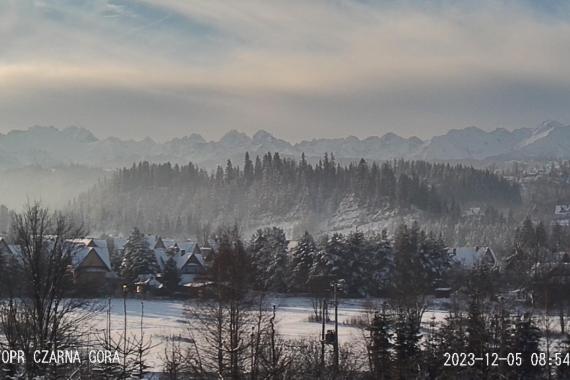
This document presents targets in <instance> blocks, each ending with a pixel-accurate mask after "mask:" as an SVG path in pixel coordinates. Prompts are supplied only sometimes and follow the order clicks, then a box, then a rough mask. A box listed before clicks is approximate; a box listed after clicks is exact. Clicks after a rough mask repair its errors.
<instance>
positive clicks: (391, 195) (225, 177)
mask: <svg viewBox="0 0 570 380" xmlns="http://www.w3.org/2000/svg"><path fill="white" fill-rule="evenodd" d="M519 202H520V192H519V188H518V186H517V185H514V184H511V183H509V182H507V181H506V180H504V179H503V178H501V177H500V176H497V175H495V174H493V173H491V172H489V171H482V170H476V169H473V168H471V167H465V166H451V165H448V164H435V163H428V162H423V161H403V160H398V161H392V162H385V163H382V164H378V163H376V162H372V163H369V162H366V161H365V160H360V161H359V162H356V163H352V164H349V165H345V166H343V165H340V164H338V163H337V162H335V159H334V157H333V156H332V155H331V156H329V155H325V156H324V157H323V159H321V160H320V161H319V162H318V163H316V164H310V163H308V162H307V160H306V159H305V157H304V156H301V159H300V160H299V161H296V160H293V159H289V158H283V157H281V156H280V155H279V154H278V153H274V154H271V153H267V154H265V155H264V156H262V157H259V156H258V157H256V158H255V159H250V157H249V155H248V154H246V155H245V160H244V162H243V164H242V165H241V166H237V165H235V164H234V163H232V162H231V161H228V162H227V164H226V166H225V168H224V167H218V168H217V170H216V171H214V172H212V173H208V172H207V171H205V170H203V169H201V168H199V167H197V166H196V165H194V164H193V163H189V164H188V165H183V166H179V165H172V164H170V163H163V164H152V163H149V162H140V163H137V164H134V165H133V166H132V167H130V168H124V169H121V170H118V171H117V172H116V173H115V175H113V176H112V177H111V178H109V179H106V180H103V181H102V182H100V183H99V184H98V185H96V186H95V187H94V188H92V189H91V190H90V191H88V192H86V193H84V194H82V195H81V196H79V197H78V199H76V200H75V201H74V202H73V203H72V208H73V209H74V211H76V212H78V213H80V214H81V215H82V216H83V217H84V220H86V221H87V223H88V227H89V229H90V230H91V231H92V232H115V233H116V232H127V231H128V230H130V229H131V228H132V227H133V226H135V225H136V226H139V227H140V228H142V229H144V230H146V231H152V232H154V233H160V234H169V235H176V234H178V235H187V236H188V235H193V236H196V235H200V234H201V232H202V231H203V230H204V228H208V227H207V226H216V225H221V224H234V223H237V224H238V225H240V227H241V228H242V229H244V230H246V231H247V230H253V229H255V228H257V227H259V226H262V225H270V224H279V223H280V224H281V225H286V226H291V229H292V230H293V229H295V233H299V234H300V233H302V232H303V231H304V230H305V229H308V230H310V231H313V232H319V228H320V224H322V223H323V222H324V221H326V220H327V218H331V217H332V216H333V215H335V213H337V214H339V215H343V216H344V217H346V215H349V214H351V213H356V214H358V218H357V219H360V220H353V221H352V222H351V223H353V224H355V225H354V226H353V227H356V226H357V225H358V224H359V223H363V222H366V221H369V220H373V219H374V217H375V215H376V216H378V215H386V214H390V215H394V216H401V215H407V214H411V213H414V214H416V215H418V214H421V215H422V217H425V218H436V219H439V218H443V217H444V218H451V219H453V218H457V217H459V215H460V213H461V208H462V207H465V206H467V205H472V204H483V203H484V204H486V205H488V204H491V205H495V206H513V205H516V204H518V203H519ZM347 205H349V206H347ZM288 232H293V231H288Z"/></svg>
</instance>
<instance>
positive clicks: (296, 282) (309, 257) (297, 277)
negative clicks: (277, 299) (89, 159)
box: [289, 231, 317, 291]
mask: <svg viewBox="0 0 570 380" xmlns="http://www.w3.org/2000/svg"><path fill="white" fill-rule="evenodd" d="M316 251H317V247H316V244H315V240H314V239H313V237H312V236H311V234H309V233H308V232H307V231H305V234H304V235H303V237H302V238H301V240H299V243H298V245H297V246H296V247H295V248H294V249H293V252H292V253H291V260H290V264H289V265H290V268H291V269H290V277H289V289H291V290H294V291H304V290H306V289H305V286H306V284H307V281H308V279H309V276H310V273H311V268H312V266H313V263H314V261H315V260H316Z"/></svg>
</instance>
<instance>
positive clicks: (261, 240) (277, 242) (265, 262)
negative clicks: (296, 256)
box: [249, 227, 289, 292]
mask: <svg viewBox="0 0 570 380" xmlns="http://www.w3.org/2000/svg"><path fill="white" fill-rule="evenodd" d="M249 252H250V255H251V258H252V262H253V266H254V268H255V281H256V287H257V288H258V289H263V290H271V291H277V292H283V291H286V290H287V279H288V277H289V275H288V273H287V269H288V256H287V239H286V237H285V233H284V232H283V230H282V229H280V228H277V227H272V228H265V229H260V230H258V231H257V232H256V233H255V234H254V235H253V237H252V239H251V243H250V246H249Z"/></svg>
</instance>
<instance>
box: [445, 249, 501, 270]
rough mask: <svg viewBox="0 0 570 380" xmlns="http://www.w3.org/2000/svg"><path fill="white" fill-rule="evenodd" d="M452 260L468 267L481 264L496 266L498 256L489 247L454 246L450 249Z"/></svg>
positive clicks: (471, 267)
mask: <svg viewBox="0 0 570 380" xmlns="http://www.w3.org/2000/svg"><path fill="white" fill-rule="evenodd" d="M449 253H450V254H451V256H452V260H454V261H455V262H456V263H458V264H460V265H461V266H462V267H464V268H466V269H473V268H475V267H476V266H478V265H481V264H488V265H490V266H495V265H496V264H497V257H496V256H495V252H493V250H492V249H491V248H489V247H454V248H450V249H449Z"/></svg>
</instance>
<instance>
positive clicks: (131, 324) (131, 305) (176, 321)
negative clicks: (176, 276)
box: [91, 297, 370, 371]
mask: <svg viewBox="0 0 570 380" xmlns="http://www.w3.org/2000/svg"><path fill="white" fill-rule="evenodd" d="M101 302H102V304H103V306H104V307H106V306H107V301H106V300H102V301H101ZM271 304H275V306H276V315H277V328H278V332H279V334H281V335H282V336H284V337H285V338H292V339H294V338H318V337H319V336H320V332H321V324H320V323H315V322H309V321H308V319H309V316H310V315H311V314H312V313H313V308H312V303H311V299H310V298H301V297H286V298H272V299H269V300H268V305H271ZM190 305H191V303H190ZM369 305H370V301H367V300H351V299H348V300H347V299H343V300H340V303H339V311H338V316H339V340H340V343H341V345H342V344H344V343H357V342H358V343H359V344H360V342H361V341H362V330H360V329H358V328H355V327H350V326H345V325H344V323H346V322H348V321H349V319H350V318H352V317H355V316H359V315H362V314H364V313H366V311H367V310H368V309H369ZM123 306H124V305H123V299H121V298H116V299H112V301H111V329H112V330H113V331H115V332H117V333H121V332H122V330H123V326H124V324H123V321H124V312H123ZM184 307H185V304H184V302H183V301H178V300H145V301H144V319H143V329H144V333H145V335H146V336H151V337H152V342H153V344H155V345H156V346H155V347H154V348H153V350H152V353H151V355H149V361H150V362H151V363H149V364H151V365H152V367H153V368H154V369H155V370H157V371H158V370H160V369H161V358H162V357H163V352H164V341H165V338H167V337H169V336H178V335H181V336H188V332H187V330H186V329H187V326H186V325H185V323H184V319H185V316H184ZM331 313H332V312H331ZM105 314H106V313H105V311H103V312H101V313H100V315H99V316H98V317H97V318H95V319H94V320H93V328H92V329H91V332H92V333H93V334H94V335H95V334H98V333H102V332H103V331H104V329H105V318H106V315H105ZM331 318H332V314H331ZM140 321H141V301H140V300H138V299H127V330H128V333H129V334H140ZM333 328H334V324H333V323H332V322H331V323H329V324H328V325H327V329H333Z"/></svg>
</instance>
